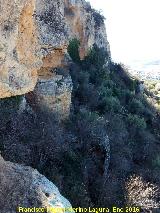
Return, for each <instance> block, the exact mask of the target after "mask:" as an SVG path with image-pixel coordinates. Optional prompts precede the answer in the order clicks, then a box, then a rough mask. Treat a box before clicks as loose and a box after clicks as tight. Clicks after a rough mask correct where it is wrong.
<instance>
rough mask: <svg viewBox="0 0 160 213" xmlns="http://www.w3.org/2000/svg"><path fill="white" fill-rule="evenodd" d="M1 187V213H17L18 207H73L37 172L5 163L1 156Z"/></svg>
mask: <svg viewBox="0 0 160 213" xmlns="http://www.w3.org/2000/svg"><path fill="white" fill-rule="evenodd" d="M0 186H1V187H0V206H1V213H15V212H17V211H16V209H17V207H26V208H27V207H28V208H31V207H37V208H40V207H46V208H47V207H48V208H58V207H59V208H70V207H71V205H70V203H69V201H68V200H66V199H65V198H64V197H63V196H62V195H61V194H60V193H59V191H58V189H57V187H56V186H55V185H54V184H53V183H51V182H50V181H49V180H47V178H45V177H44V176H43V175H41V174H39V173H38V171H37V170H34V169H32V168H30V167H25V166H21V165H18V164H13V163H10V162H8V161H4V160H3V158H2V157H1V156H0ZM34 212H36V211H34Z"/></svg>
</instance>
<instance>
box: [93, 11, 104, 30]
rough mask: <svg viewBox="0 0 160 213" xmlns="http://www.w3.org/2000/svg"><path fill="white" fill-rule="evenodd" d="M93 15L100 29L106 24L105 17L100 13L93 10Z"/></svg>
mask: <svg viewBox="0 0 160 213" xmlns="http://www.w3.org/2000/svg"><path fill="white" fill-rule="evenodd" d="M92 15H93V17H94V21H95V23H96V25H97V26H98V27H100V26H101V25H102V24H104V20H105V17H104V16H103V15H101V14H100V12H99V11H96V10H95V9H92Z"/></svg>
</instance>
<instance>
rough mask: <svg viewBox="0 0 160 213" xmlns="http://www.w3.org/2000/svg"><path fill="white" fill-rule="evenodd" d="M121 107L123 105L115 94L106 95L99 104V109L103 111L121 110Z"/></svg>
mask: <svg viewBox="0 0 160 213" xmlns="http://www.w3.org/2000/svg"><path fill="white" fill-rule="evenodd" d="M121 108H122V106H121V104H120V102H119V100H118V99H117V98H116V97H113V96H110V97H105V98H104V99H102V100H101V102H100V105H99V111H100V112H101V113H105V112H108V111H112V112H119V111H120V110H121Z"/></svg>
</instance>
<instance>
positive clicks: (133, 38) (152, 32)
mask: <svg viewBox="0 0 160 213" xmlns="http://www.w3.org/2000/svg"><path fill="white" fill-rule="evenodd" d="M88 1H90V3H91V5H92V6H93V7H94V8H96V9H98V10H100V9H101V10H102V13H103V15H104V16H105V17H106V29H107V36H108V41H109V43H110V48H111V54H112V59H113V60H114V61H116V62H122V63H125V64H129V65H130V64H131V63H133V62H134V61H155V60H160V0H88Z"/></svg>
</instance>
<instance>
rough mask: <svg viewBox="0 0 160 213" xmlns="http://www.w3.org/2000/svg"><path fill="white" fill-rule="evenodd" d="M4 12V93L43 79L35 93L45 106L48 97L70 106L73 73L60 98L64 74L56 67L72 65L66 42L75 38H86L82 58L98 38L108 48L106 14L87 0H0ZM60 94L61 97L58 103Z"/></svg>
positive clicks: (0, 55) (0, 58)
mask: <svg viewBox="0 0 160 213" xmlns="http://www.w3.org/2000/svg"><path fill="white" fill-rule="evenodd" d="M0 12H1V13H0V23H1V25H0V98H4V97H10V96H16V95H21V94H25V93H28V92H30V91H33V90H34V88H35V85H36V83H37V81H38V84H37V87H36V89H35V92H33V93H34V96H33V97H34V99H38V100H42V102H43V104H41V106H42V105H45V101H46V106H49V103H51V105H50V106H49V108H50V109H51V108H52V109H53V110H54V109H55V108H57V107H58V108H59V109H60V108H63V109H62V110H63V111H62V114H63V112H68V109H69V108H70V104H71V98H70V96H71V94H70V91H69V90H68V89H66V88H68V87H70V86H69V84H70V83H69V84H68V79H69V78H66V80H65V81H64V82H63V89H61V95H60V98H59V94H58V96H56V97H55V94H56V93H57V87H56V86H55V82H56V81H57V79H60V78H63V76H61V77H60V76H55V73H54V74H53V72H52V71H53V69H54V68H57V67H58V68H64V69H65V70H67V69H68V68H67V67H68V60H69V58H68V54H67V46H68V43H69V40H71V39H72V38H77V39H78V40H80V42H81V46H80V49H79V51H80V56H81V58H83V57H84V56H85V55H86V54H87V52H88V49H89V48H90V47H91V46H92V45H93V44H94V43H96V44H97V45H98V46H99V47H106V48H107V49H108V52H109V45H108V42H107V38H106V32H105V25H104V23H103V18H102V17H101V16H100V15H99V14H98V13H97V12H96V11H94V10H93V9H92V8H91V6H90V5H89V3H86V2H85V1H84V0H50V1H44V0H18V1H10V0H5V1H4V0H0ZM65 82H67V84H66V85H64V84H65ZM40 84H41V85H43V86H44V89H45V88H46V91H45V95H44V89H40V87H41V86H40ZM50 85H51V87H50V88H49V86H50ZM37 88H38V89H37ZM54 88H55V89H56V90H54ZM58 90H59V89H58ZM37 91H38V92H37ZM52 91H53V95H52ZM62 91H64V94H62ZM41 92H42V93H41ZM37 95H38V96H37ZM42 97H43V98H42ZM51 99H52V100H51ZM55 99H61V102H59V103H58V105H56V104H55V105H54V106H53V103H55V102H57V101H55ZM38 103H39V101H38ZM60 105H61V106H60ZM59 106H60V107H59Z"/></svg>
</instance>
